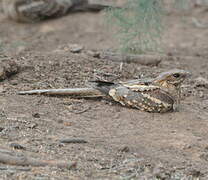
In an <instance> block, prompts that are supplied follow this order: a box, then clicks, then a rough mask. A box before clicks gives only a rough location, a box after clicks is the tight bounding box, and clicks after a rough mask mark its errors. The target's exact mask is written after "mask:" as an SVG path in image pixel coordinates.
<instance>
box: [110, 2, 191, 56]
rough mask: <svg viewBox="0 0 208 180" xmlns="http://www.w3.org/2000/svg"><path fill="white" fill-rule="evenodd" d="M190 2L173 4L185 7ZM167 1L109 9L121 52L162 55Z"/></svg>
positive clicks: (129, 4) (131, 3)
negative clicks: (158, 53) (157, 53)
mask: <svg viewBox="0 0 208 180" xmlns="http://www.w3.org/2000/svg"><path fill="white" fill-rule="evenodd" d="M186 1H188V0H174V1H173V6H174V7H176V6H178V7H183V6H184V5H185V2H186ZM164 3H165V0H128V1H127V3H126V4H125V5H124V7H122V8H113V7H112V8H109V9H107V12H106V15H107V20H108V22H109V24H110V25H112V24H113V25H114V27H115V28H116V33H115V37H116V39H117V40H118V41H119V44H120V47H119V49H120V51H121V52H124V53H125V52H128V53H137V54H139V53H147V52H161V51H162V43H161V37H162V34H163V30H164V22H163V18H164V17H165V13H166V9H165V4H164Z"/></svg>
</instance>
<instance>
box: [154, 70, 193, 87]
mask: <svg viewBox="0 0 208 180" xmlns="http://www.w3.org/2000/svg"><path fill="white" fill-rule="evenodd" d="M189 76H190V73H189V72H188V71H184V70H180V69H174V70H170V71H167V72H163V73H161V74H160V75H159V76H158V77H156V78H155V80H154V83H156V84H159V85H160V86H162V87H165V88H177V87H180V85H181V83H182V82H183V81H184V80H185V79H186V78H187V77H189Z"/></svg>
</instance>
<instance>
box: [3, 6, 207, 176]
mask: <svg viewBox="0 0 208 180" xmlns="http://www.w3.org/2000/svg"><path fill="white" fill-rule="evenodd" d="M192 17H196V18H198V19H200V20H202V21H204V22H203V23H207V22H205V21H206V20H207V19H208V11H204V10H202V9H200V8H196V9H194V11H193V12H191V13H188V14H187V15H186V17H185V21H184V19H182V18H181V15H180V14H176V13H173V14H170V15H169V16H168V17H167V30H166V32H165V35H164V38H163V42H164V44H165V53H166V54H169V55H171V56H170V59H169V60H164V61H162V62H161V63H160V64H159V65H158V66H157V67H150V66H141V65H138V64H125V65H124V67H123V71H122V72H121V73H120V72H119V64H118V63H115V62H110V61H107V60H101V59H97V58H92V57H89V56H88V55H87V54H86V53H82V52H81V53H78V54H74V53H71V52H70V51H69V46H70V44H74V43H76V44H80V45H83V46H84V47H85V49H87V50H92V49H98V50H103V49H116V47H117V44H116V43H115V42H114V40H113V38H112V34H111V32H110V31H109V29H108V28H107V27H106V26H105V25H104V20H103V13H102V12H101V13H98V14H94V13H78V14H73V15H68V16H65V17H62V18H59V19H55V20H50V21H45V22H42V23H38V24H18V23H15V22H12V21H10V20H8V19H6V18H5V17H4V16H3V14H0V41H1V57H0V58H1V59H5V58H8V57H9V58H13V59H14V60H15V61H16V62H17V63H18V64H19V65H20V66H21V71H20V72H19V73H18V74H17V75H15V76H12V77H11V78H9V79H6V80H5V81H3V82H0V119H1V121H0V131H1V132H0V143H1V146H2V147H5V148H8V149H10V150H12V148H11V146H10V144H11V143H18V144H21V145H22V146H24V147H25V148H26V149H25V150H14V151H15V152H16V153H17V154H18V153H19V154H25V155H27V156H30V157H33V158H37V159H46V160H65V161H69V162H71V161H76V162H77V167H76V168H74V169H71V170H68V169H64V168H63V169H60V168H56V167H31V168H29V169H25V171H24V169H19V168H18V167H17V166H7V165H4V164H1V165H0V179H34V180H48V179H148V180H149V179H167V180H169V179H174V180H176V179H177V180H180V179H185V180H186V179H190V180H191V179H208V83H207V82H204V81H203V82H202V83H201V82H199V81H198V80H197V78H199V77H203V78H205V79H208V43H207V42H208V28H198V27H195V26H194V25H193V23H192ZM5 55H7V57H5ZM176 56H179V58H175V57H176ZM172 68H182V69H185V70H189V71H190V72H191V73H192V77H191V79H189V80H188V81H186V83H185V84H184V85H183V92H184V93H183V94H184V98H183V100H182V105H181V107H180V109H179V111H177V112H172V113H165V114H151V113H145V112H140V111H138V110H134V109H128V108H125V107H122V106H120V105H119V104H116V103H112V102H109V101H108V100H105V99H104V100H103V99H72V98H70V97H47V96H20V95H17V94H16V92H17V91H19V90H29V89H40V88H64V87H65V88H67V87H83V86H84V85H85V83H86V81H87V80H90V79H94V78H96V76H103V78H106V79H116V78H117V79H118V78H119V79H120V80H124V79H132V78H138V77H143V76H147V77H154V76H155V75H157V74H158V73H159V72H163V71H167V70H169V69H172ZM109 73H110V75H109ZM111 74H115V76H111ZM65 138H81V139H84V140H86V141H87V142H88V143H85V144H63V143H60V139H65Z"/></svg>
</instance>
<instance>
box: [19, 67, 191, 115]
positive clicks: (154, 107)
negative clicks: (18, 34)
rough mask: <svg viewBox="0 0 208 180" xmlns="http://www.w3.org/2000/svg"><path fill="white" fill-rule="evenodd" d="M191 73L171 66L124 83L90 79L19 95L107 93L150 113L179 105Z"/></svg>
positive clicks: (166, 110)
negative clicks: (68, 86) (80, 84)
mask: <svg viewBox="0 0 208 180" xmlns="http://www.w3.org/2000/svg"><path fill="white" fill-rule="evenodd" d="M189 76H190V72H188V71H185V70H180V69H173V70H170V71H166V72H163V73H161V74H159V75H158V76H157V77H156V78H147V79H135V80H129V81H124V82H122V81H121V82H118V83H115V82H108V81H100V80H95V81H89V83H88V85H89V86H90V87H89V88H74V89H73V88H72V89H45V90H31V91H20V92H18V94H20V95H25V94H46V95H72V96H80V97H100V96H107V97H110V98H111V99H112V100H113V101H115V102H118V103H120V104H121V105H123V106H126V107H129V108H134V109H138V110H141V111H146V112H151V113H164V112H169V111H173V110H174V105H175V104H176V105H179V104H180V99H181V85H182V84H183V82H184V80H185V79H186V78H187V77H189Z"/></svg>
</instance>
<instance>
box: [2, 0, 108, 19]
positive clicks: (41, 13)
mask: <svg viewBox="0 0 208 180" xmlns="http://www.w3.org/2000/svg"><path fill="white" fill-rule="evenodd" d="M2 5H3V11H4V14H5V15H6V16H7V17H9V18H10V19H12V20H15V21H18V22H37V21H41V20H44V19H49V18H54V17H59V16H63V15H66V14H67V13H69V12H75V11H99V10H102V9H103V8H105V7H107V6H106V5H104V4H96V3H93V2H91V1H90V0H2Z"/></svg>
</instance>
